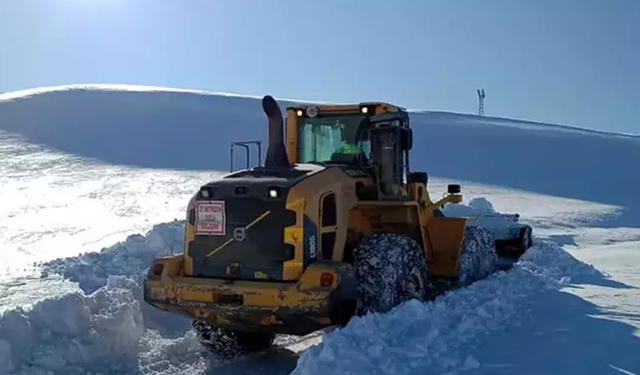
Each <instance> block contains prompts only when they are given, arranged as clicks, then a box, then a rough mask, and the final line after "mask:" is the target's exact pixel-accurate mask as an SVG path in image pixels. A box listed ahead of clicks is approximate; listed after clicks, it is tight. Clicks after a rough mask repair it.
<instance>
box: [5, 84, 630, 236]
mask: <svg viewBox="0 0 640 375" xmlns="http://www.w3.org/2000/svg"><path fill="white" fill-rule="evenodd" d="M265 94H266V93H265ZM375 99H376V98H363V101H366V100H375ZM290 103H291V101H282V102H281V103H280V104H281V105H282V106H283V107H285V106H287V105H288V104H290ZM411 118H412V126H413V128H414V131H415V132H414V139H415V143H416V147H414V148H413V151H412V156H413V158H412V163H411V165H412V166H413V168H415V169H422V170H426V171H428V172H429V173H430V175H433V176H439V177H445V178H451V179H456V180H458V179H459V180H463V181H475V182H479V183H484V184H490V185H497V186H504V187H511V188H517V189H521V190H527V191H532V192H536V193H541V194H548V195H554V196H560V197H566V198H574V199H580V200H586V201H591V202H599V203H605V204H612V205H617V206H620V207H621V208H624V209H626V211H623V212H622V213H621V215H620V216H617V217H612V218H610V220H609V222H599V223H597V225H598V226H638V227H640V195H638V194H637V191H639V190H640V173H633V172H632V171H631V170H629V171H627V172H626V173H624V172H622V171H621V169H620V168H619V167H618V166H619V165H621V164H620V163H627V164H628V165H637V164H638V163H640V136H633V135H621V134H610V133H604V132H596V131H590V130H582V129H576V128H568V127H562V126H557V125H551V124H539V123H530V122H526V121H519V120H512V119H503V118H491V117H481V116H475V115H464V114H456V113H443V112H414V113H412V114H411ZM0 130H4V131H7V132H11V133H17V134H20V135H22V136H24V137H25V138H26V139H27V140H28V141H30V142H36V143H43V144H45V145H47V146H50V147H52V148H54V149H58V150H63V151H67V152H70V153H73V154H76V155H82V156H87V157H92V158H98V159H100V160H102V161H106V162H108V163H115V164H128V165H136V166H142V167H154V168H176V169H208V170H227V169H228V167H229V160H228V157H229V143H230V142H231V141H234V140H242V139H258V140H262V141H263V142H264V143H263V145H264V146H265V147H266V138H267V132H266V125H265V119H264V115H263V113H262V107H261V105H260V101H259V98H254V97H241V96H233V95H226V94H216V93H210V92H202V91H189V90H175V89H168V88H145V87H137V86H114V85H87V86H63V87H55V88H49V89H39V90H31V91H27V92H17V93H7V94H2V95H0ZM193 134H197V135H198V136H196V137H194V136H193ZM114 145H117V147H114ZM418 145H424V147H423V146H420V147H418ZM541 150H543V151H542V152H541ZM263 151H264V150H263ZM236 155H237V159H236V160H235V162H236V163H237V164H236V165H243V162H244V157H243V155H242V153H241V152H238V153H236ZM263 155H264V152H263ZM256 157H257V153H255V152H254V153H253V158H252V161H253V162H254V163H255V161H256ZM611 186H615V187H616V188H615V189H611Z"/></svg>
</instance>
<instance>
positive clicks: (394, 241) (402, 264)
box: [353, 234, 429, 315]
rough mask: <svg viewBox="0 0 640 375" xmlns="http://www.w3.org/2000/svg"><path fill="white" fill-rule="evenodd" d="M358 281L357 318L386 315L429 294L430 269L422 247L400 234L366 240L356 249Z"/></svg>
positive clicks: (374, 236)
mask: <svg viewBox="0 0 640 375" xmlns="http://www.w3.org/2000/svg"><path fill="white" fill-rule="evenodd" d="M353 266H354V269H355V275H356V279H357V281H358V307H357V309H356V315H365V314H367V313H370V312H377V313H384V312H387V311H389V310H391V309H392V308H394V307H396V306H398V305H400V304H401V303H403V302H406V301H408V300H411V299H418V300H421V301H422V300H424V299H425V297H426V296H427V294H428V290H427V289H428V287H429V286H428V285H429V284H428V281H427V266H426V263H425V257H424V252H423V250H422V247H421V246H420V245H419V244H418V243H417V242H416V241H415V240H414V239H412V238H411V237H409V236H405V235H400V234H374V235H370V236H367V237H365V238H364V239H363V240H362V241H361V242H360V243H359V244H358V246H357V247H356V248H355V249H354V250H353Z"/></svg>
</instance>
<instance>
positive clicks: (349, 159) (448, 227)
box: [144, 96, 531, 356]
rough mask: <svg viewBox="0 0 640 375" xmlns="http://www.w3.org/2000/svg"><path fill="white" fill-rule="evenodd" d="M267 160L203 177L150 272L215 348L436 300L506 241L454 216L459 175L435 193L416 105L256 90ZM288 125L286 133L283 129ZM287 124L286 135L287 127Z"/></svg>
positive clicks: (265, 342) (148, 286)
mask: <svg viewBox="0 0 640 375" xmlns="http://www.w3.org/2000/svg"><path fill="white" fill-rule="evenodd" d="M262 109H263V111H264V113H265V114H266V117H267V123H268V147H267V150H266V157H265V162H264V165H262V163H261V160H260V159H261V157H260V158H259V162H258V165H257V166H255V167H253V168H250V167H249V165H248V164H247V167H246V168H244V169H239V170H234V167H233V160H234V155H233V150H234V148H235V147H237V146H240V147H244V148H245V151H246V156H247V163H248V160H249V154H250V153H249V149H250V146H252V145H257V146H258V150H259V153H260V155H261V153H262V152H261V146H260V142H259V141H248V142H234V143H233V144H232V146H231V155H230V156H231V168H230V169H231V171H230V173H229V174H227V175H225V176H223V177H222V178H220V179H218V180H215V181H212V182H210V183H207V184H205V185H204V186H201V188H200V189H199V190H198V191H197V192H196V193H195V194H194V195H193V197H192V198H191V200H190V201H189V203H188V207H187V210H186V222H185V240H184V246H185V247H184V252H183V253H181V254H179V255H175V256H168V257H164V258H160V259H156V260H154V261H153V263H152V264H151V266H150V268H149V271H148V274H147V277H146V279H145V281H144V299H145V301H146V302H147V303H149V304H151V305H152V306H154V307H156V308H158V309H161V310H165V311H168V312H171V313H178V314H184V315H187V316H188V317H190V318H192V320H193V327H194V329H195V332H196V333H197V335H198V338H199V339H200V341H201V342H202V344H203V345H205V346H206V347H207V348H209V349H211V350H212V351H214V352H216V353H218V354H219V355H221V356H236V355H238V354H242V353H249V352H254V351H260V350H264V349H266V348H268V347H269V346H270V345H272V343H273V340H274V337H275V335H276V334H290V335H306V334H309V333H311V332H313V331H317V330H320V329H324V328H327V327H331V326H344V325H346V324H347V323H348V322H349V321H350V320H351V319H352V318H353V317H355V316H361V315H363V314H367V313H370V312H379V313H383V312H387V311H389V310H390V309H392V308H393V307H395V306H397V305H399V304H401V303H403V302H404V301H408V300H410V299H418V300H429V299H432V298H435V297H436V296H437V295H439V294H441V293H443V292H445V291H447V290H450V289H452V288H456V287H461V286H465V285H468V284H470V283H472V282H474V281H477V280H480V279H482V278H485V277H487V276H488V275H489V274H491V273H492V272H494V271H495V270H496V269H497V259H498V255H501V254H505V256H509V257H515V258H517V257H519V256H520V255H521V254H523V253H524V252H525V251H526V250H527V248H528V247H529V246H530V245H531V240H530V235H531V233H530V227H528V226H524V227H523V229H526V230H523V231H518V232H517V233H516V234H515V235H514V236H512V238H506V239H505V238H501V239H500V240H496V239H494V237H493V236H492V234H491V231H490V230H487V229H486V228H483V227H482V226H479V225H467V219H466V218H460V217H447V216H445V215H443V213H442V210H441V208H442V207H443V206H444V205H446V204H458V203H460V202H461V199H462V195H461V188H460V185H449V186H448V188H447V192H446V193H445V194H444V195H443V196H442V197H441V198H440V199H437V200H433V199H432V198H431V196H430V194H429V192H428V190H427V187H426V185H427V182H428V176H427V174H426V173H425V172H422V171H413V170H412V169H411V168H410V161H411V160H410V157H409V154H410V150H411V149H412V146H413V131H412V129H411V127H410V124H409V115H408V112H407V111H406V110H405V109H403V108H401V107H398V106H395V105H391V104H388V103H378V102H372V103H360V104H353V105H293V106H290V107H288V108H286V122H285V120H284V119H283V115H282V112H281V109H280V106H279V105H278V103H277V102H276V101H275V100H274V99H273V98H272V97H271V96H265V97H264V98H263V100H262ZM285 128H286V132H285ZM285 135H286V137H285Z"/></svg>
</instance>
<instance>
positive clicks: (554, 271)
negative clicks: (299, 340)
mask: <svg viewBox="0 0 640 375" xmlns="http://www.w3.org/2000/svg"><path fill="white" fill-rule="evenodd" d="M584 274H591V275H593V274H599V272H598V271H597V270H595V269H594V268H593V267H591V266H588V265H586V264H584V263H581V262H580V261H578V260H577V259H575V258H573V257H572V256H571V255H569V254H568V253H567V252H565V251H564V250H563V249H562V248H560V247H559V246H558V245H557V244H555V243H553V242H548V241H538V243H536V245H535V246H534V247H532V248H531V249H530V251H529V253H527V254H526V255H525V256H524V257H523V258H522V259H521V260H520V261H519V262H518V263H516V264H515V266H514V268H513V269H511V270H509V271H507V272H505V271H501V272H498V273H496V274H494V275H492V276H490V277H489V278H487V279H485V280H482V281H478V282H476V283H474V284H472V285H470V286H469V287H467V288H464V289H459V290H456V291H453V292H449V293H447V294H445V295H443V296H441V297H438V298H437V299H436V300H435V301H434V302H432V303H420V302H417V301H415V300H413V301H409V302H407V303H405V304H403V305H401V306H398V307H397V308H395V309H394V310H392V311H391V312H390V313H388V314H383V315H381V314H368V315H366V316H364V317H360V318H356V319H354V320H353V321H352V322H351V323H350V324H349V325H348V326H347V327H345V328H343V329H340V330H336V331H333V332H331V333H330V334H327V335H325V336H324V339H323V341H322V343H321V344H319V345H317V346H315V347H312V348H310V349H309V350H307V351H306V352H305V353H304V354H303V355H302V356H301V357H300V359H299V361H298V365H297V367H296V369H295V370H294V371H293V373H292V374H294V375H302V374H305V375H313V374H322V375H324V374H327V373H342V374H394V375H395V374H418V373H420V374H422V373H424V370H425V369H427V368H428V369H429V372H430V373H449V372H454V371H462V370H469V369H472V368H477V367H479V366H480V363H478V361H477V360H476V359H475V358H474V357H473V356H471V355H468V354H467V353H468V352H469V351H470V350H472V349H473V348H474V346H475V345H476V344H477V343H478V340H479V339H481V338H482V336H484V335H489V334H491V335H495V334H498V333H499V332H500V331H501V330H503V329H504V327H506V326H508V325H507V323H509V322H510V321H512V320H516V321H517V320H520V318H519V317H518V316H519V315H521V314H523V313H526V311H527V303H528V301H529V300H530V298H531V296H532V295H536V294H539V293H543V292H545V291H548V290H557V289H559V288H561V287H563V286H566V285H568V284H569V283H570V281H571V278H572V277H575V276H578V275H584ZM514 318H516V319H514Z"/></svg>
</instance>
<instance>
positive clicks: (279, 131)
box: [262, 95, 291, 169]
mask: <svg viewBox="0 0 640 375" xmlns="http://www.w3.org/2000/svg"><path fill="white" fill-rule="evenodd" d="M262 109H263V110H264V113H265V114H266V115H267V120H268V131H269V133H268V135H269V140H268V142H269V143H268V146H267V156H266V159H265V161H264V166H265V167H266V168H267V169H271V168H290V167H291V163H290V162H289V156H288V155H287V149H286V148H285V146H284V120H283V118H282V112H281V111H280V106H279V105H278V103H277V102H276V100H275V99H274V98H273V97H272V96H271V95H266V96H265V97H264V98H262Z"/></svg>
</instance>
